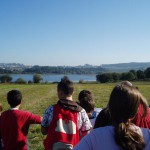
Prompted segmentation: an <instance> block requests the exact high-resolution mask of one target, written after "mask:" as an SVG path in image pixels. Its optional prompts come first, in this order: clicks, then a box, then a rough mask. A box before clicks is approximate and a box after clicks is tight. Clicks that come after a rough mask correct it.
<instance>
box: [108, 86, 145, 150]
mask: <svg viewBox="0 0 150 150" xmlns="http://www.w3.org/2000/svg"><path fill="white" fill-rule="evenodd" d="M143 99H144V97H143V96H142V94H141V93H140V92H139V91H138V90H137V89H136V88H134V87H129V86H115V87H114V89H113V91H112V93H111V95H110V100H109V104H108V107H109V111H110V114H111V117H112V120H113V122H114V127H115V128H114V130H115V135H114V136H115V141H116V143H117V144H118V145H119V146H120V147H122V149H124V150H143V148H144V147H145V142H144V139H143V137H142V135H141V134H140V133H139V132H137V131H136V130H135V129H134V128H135V126H133V124H132V123H131V122H130V119H132V118H133V117H134V116H135V115H136V113H137V111H138V107H139V104H140V103H141V102H143V101H145V99H144V100H143ZM143 107H144V106H143Z"/></svg>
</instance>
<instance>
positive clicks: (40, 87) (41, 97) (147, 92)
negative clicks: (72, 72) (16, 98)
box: [0, 82, 150, 150]
mask: <svg viewBox="0 0 150 150" xmlns="http://www.w3.org/2000/svg"><path fill="white" fill-rule="evenodd" d="M116 84H117V83H107V84H96V83H91V84H89V83H87V84H77V83H75V91H74V95H73V99H74V101H77V98H78V94H79V92H80V91H81V90H83V89H88V90H90V91H91V92H92V93H93V96H94V99H95V102H96V107H105V106H106V105H107V102H108V100H109V96H110V93H111V91H112V89H113V87H114V86H115V85H116ZM133 84H134V85H135V86H137V87H139V90H140V91H141V92H142V94H143V95H144V97H145V98H146V99H147V100H148V102H149V104H150V82H134V83H133ZM56 87H57V84H35V85H34V84H30V85H28V84H25V85H19V84H0V103H2V105H3V108H4V110H7V109H9V105H8V104H7V101H6V95H7V92H8V91H10V90H12V89H17V90H20V91H21V92H22V94H23V100H22V105H21V108H20V109H23V110H28V111H30V112H32V113H35V114H38V115H40V116H43V113H44V110H45V109H46V108H47V107H48V106H49V105H52V104H55V103H56V102H57V100H58V98H57V92H56V91H57V90H56ZM44 138H45V137H44V136H43V135H42V134H41V131H40V125H31V126H30V130H29V134H28V139H29V146H30V149H31V150H43V140H44Z"/></svg>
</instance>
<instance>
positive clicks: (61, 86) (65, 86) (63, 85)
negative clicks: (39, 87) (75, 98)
mask: <svg viewBox="0 0 150 150" xmlns="http://www.w3.org/2000/svg"><path fill="white" fill-rule="evenodd" d="M57 90H60V91H62V92H63V93H64V94H65V95H67V96H70V95H72V94H73V91H74V87H73V82H72V81H71V80H70V79H69V78H62V79H61V81H60V82H59V83H58V85H57Z"/></svg>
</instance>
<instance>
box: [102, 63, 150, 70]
mask: <svg viewBox="0 0 150 150" xmlns="http://www.w3.org/2000/svg"><path fill="white" fill-rule="evenodd" d="M101 67H102V68H104V69H106V70H107V71H108V72H127V71H129V70H145V69H146V68H148V67H150V62H131V63H118V64H103V65H101Z"/></svg>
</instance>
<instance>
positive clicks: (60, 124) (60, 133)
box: [44, 100, 82, 150]
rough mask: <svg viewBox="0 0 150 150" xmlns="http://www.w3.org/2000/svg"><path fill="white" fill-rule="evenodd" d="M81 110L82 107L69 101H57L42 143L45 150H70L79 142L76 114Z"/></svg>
mask: <svg viewBox="0 0 150 150" xmlns="http://www.w3.org/2000/svg"><path fill="white" fill-rule="evenodd" d="M81 110H82V107H80V106H79V105H78V104H77V103H75V102H73V101H70V100H59V101H58V103H57V104H56V105H54V106H53V118H52V121H51V123H50V126H49V129H48V134H47V138H46V139H45V141H44V145H45V148H46V150H50V149H52V150H61V149H67V150H70V149H72V148H73V147H74V146H75V145H76V144H77V143H78V142H79V130H78V112H80V111H81Z"/></svg>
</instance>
